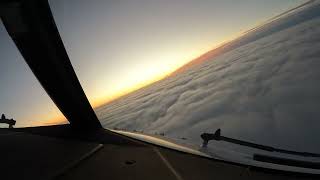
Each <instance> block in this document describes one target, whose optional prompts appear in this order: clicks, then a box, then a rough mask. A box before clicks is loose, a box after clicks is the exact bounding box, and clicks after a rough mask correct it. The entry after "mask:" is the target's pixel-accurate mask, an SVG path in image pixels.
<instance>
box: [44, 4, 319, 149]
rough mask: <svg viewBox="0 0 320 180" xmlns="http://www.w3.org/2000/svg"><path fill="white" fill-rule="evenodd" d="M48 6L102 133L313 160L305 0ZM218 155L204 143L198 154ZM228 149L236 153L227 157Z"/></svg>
mask: <svg viewBox="0 0 320 180" xmlns="http://www.w3.org/2000/svg"><path fill="white" fill-rule="evenodd" d="M306 2H307V1H299V0H295V1H277V0H272V1H249V0H248V1H241V2H235V1H215V0H212V1H198V0H197V1H191V0H188V1H187V0H186V1H180V0H179V1H178V0H170V1H169V0H168V1H166V0H163V1H150V0H136V1H132V0H127V1H125V0H124V1H90V2H89V1H80V2H79V1H62V0H55V1H50V5H51V8H52V11H53V15H54V18H55V20H56V22H57V26H58V28H59V31H60V34H61V36H62V39H63V41H64V43H65V46H66V49H67V51H68V54H69V56H70V59H71V61H72V64H73V66H74V68H75V71H76V73H77V75H78V77H79V79H80V82H81V84H82V86H83V88H84V90H85V92H86V94H87V96H88V98H89V100H90V102H91V104H92V105H93V106H94V107H95V108H96V113H97V115H98V117H99V119H100V121H101V123H102V124H103V126H104V127H106V128H116V129H123V130H127V131H143V132H144V133H148V134H161V135H164V136H166V137H168V138H171V139H173V140H175V141H179V142H183V143H186V144H193V145H201V143H202V140H201V138H200V134H202V133H203V132H214V131H215V130H217V129H218V128H221V129H222V134H223V135H225V136H228V137H233V138H237V139H242V140H248V141H251V142H256V143H260V144H265V145H270V146H275V147H279V148H287V149H291V150H297V151H311V152H319V151H320V142H319V141H317V140H316V139H315V137H317V136H319V133H318V127H319V125H320V121H319V117H320V111H319V110H318V107H320V102H319V100H318V99H319V98H320V86H319V85H318V84H319V83H318V82H317V81H318V79H319V77H320V71H319V67H320V66H319V65H320V64H319V62H320V61H319V60H318V59H319V47H320V39H319V37H320V18H319V17H320V13H319V12H320V8H319V3H318V2H313V1H310V3H308V2H307V3H306ZM217 146H227V145H225V144H223V143H220V142H212V143H211V142H210V144H209V147H210V148H214V147H217ZM232 148H235V149H236V147H232Z"/></svg>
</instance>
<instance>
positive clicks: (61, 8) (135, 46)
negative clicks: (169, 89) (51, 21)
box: [0, 0, 305, 126]
mask: <svg viewBox="0 0 320 180" xmlns="http://www.w3.org/2000/svg"><path fill="white" fill-rule="evenodd" d="M303 2H305V1H304V0H281V1H279V0H260V1H254V0H243V1H235V0H233V1H232V0H114V1H98V0H94V1H75V0H69V1H63V0H52V1H50V6H51V9H52V12H53V15H54V18H55V20H56V24H57V26H58V29H59V32H60V34H61V37H62V40H63V42H64V44H65V47H66V50H67V52H68V54H69V57H70V59H71V63H72V65H73V67H74V69H75V71H76V73H77V75H78V78H79V80H80V82H81V84H82V87H83V88H84V91H85V93H86V95H87V97H88V99H89V101H90V103H91V105H93V106H94V107H95V106H98V105H101V104H102V103H105V102H107V101H110V100H112V99H114V98H116V97H119V96H121V95H123V94H126V93H128V92H130V91H133V90H135V89H137V88H140V87H142V86H144V85H146V84H149V83H151V82H154V81H155V80H158V79H160V78H163V77H164V76H166V75H168V74H169V73H170V72H173V71H174V70H176V69H177V68H179V67H181V66H182V65H183V64H185V63H187V62H189V61H191V60H192V59H194V58H196V57H198V56H200V55H201V54H203V53H205V52H207V51H209V50H211V49H213V48H215V47H217V46H218V45H219V44H221V43H223V42H226V41H228V40H231V39H233V38H235V37H237V36H239V35H241V33H243V32H245V31H246V30H248V29H251V28H253V27H255V26H257V25H260V24H262V23H263V22H265V21H266V20H268V19H269V18H271V17H273V16H276V15H277V14H280V13H281V12H283V11H286V10H288V9H291V8H293V7H295V6H298V5H299V4H302V3H303ZM0 39H1V41H0V52H1V65H0V81H1V83H2V85H1V86H0V111H1V112H0V113H5V114H6V115H7V116H8V117H9V118H14V119H16V120H17V126H33V125H41V124H46V123H54V122H56V120H57V119H60V118H61V117H62V114H61V113H60V112H59V110H58V109H57V108H56V107H55V105H54V103H53V102H52V101H51V100H50V98H49V97H48V95H47V94H46V92H45V91H44V90H43V89H42V87H41V86H40V84H39V83H38V81H37V80H36V78H35V77H34V75H33V74H32V72H31V71H30V69H29V67H28V66H27V64H26V63H25V62H24V60H23V58H22V56H21V55H20V53H19V52H18V50H17V49H16V47H15V45H14V43H13V42H12V40H11V39H10V38H9V36H8V34H7V32H6V30H5V28H4V27H3V25H2V24H0Z"/></svg>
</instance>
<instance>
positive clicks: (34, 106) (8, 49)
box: [0, 21, 65, 127]
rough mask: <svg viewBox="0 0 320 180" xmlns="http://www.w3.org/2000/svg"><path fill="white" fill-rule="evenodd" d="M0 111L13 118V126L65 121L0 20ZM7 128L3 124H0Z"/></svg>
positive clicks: (8, 117)
mask: <svg viewBox="0 0 320 180" xmlns="http://www.w3.org/2000/svg"><path fill="white" fill-rule="evenodd" d="M0 39H1V41H0V52H1V54H0V57H1V62H0V63H1V65H0V82H1V86H0V113H1V114H2V113H3V114H5V116H6V118H7V119H11V118H12V119H14V120H16V125H15V126H14V127H26V126H40V125H49V124H58V123H65V120H64V116H63V115H62V114H61V113H60V111H59V109H58V108H57V107H56V106H55V105H54V103H53V102H52V101H51V99H50V98H49V96H48V95H47V93H46V92H45V91H44V90H43V88H42V87H41V85H40V83H39V82H38V81H37V79H36V78H35V76H34V75H33V73H32V72H31V70H30V68H29V67H28V65H27V64H26V62H25V61H24V59H23V57H22V55H21V54H20V52H19V50H18V49H17V47H16V46H15V44H14V42H13V41H12V39H11V38H10V36H9V35H8V33H7V31H6V29H5V27H4V25H3V24H2V22H1V21H0ZM0 126H1V127H8V125H7V124H0Z"/></svg>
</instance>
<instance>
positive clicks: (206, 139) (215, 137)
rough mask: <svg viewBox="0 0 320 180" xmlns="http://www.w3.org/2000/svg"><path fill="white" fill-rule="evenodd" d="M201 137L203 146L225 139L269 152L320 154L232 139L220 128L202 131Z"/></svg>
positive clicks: (317, 155) (302, 154) (319, 155)
mask: <svg viewBox="0 0 320 180" xmlns="http://www.w3.org/2000/svg"><path fill="white" fill-rule="evenodd" d="M201 138H202V139H203V144H202V146H203V147H207V145H208V143H209V141H210V140H216V141H226V142H230V143H233V144H239V145H241V146H247V147H251V148H256V149H261V150H265V151H269V152H279V153H285V154H292V155H298V156H304V157H320V154H315V153H310V152H299V151H291V150H285V149H280V148H274V147H271V146H265V145H261V144H256V143H252V142H248V141H242V140H238V139H233V138H229V137H225V136H222V135H221V129H218V130H216V132H215V133H214V134H212V133H203V134H201Z"/></svg>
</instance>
